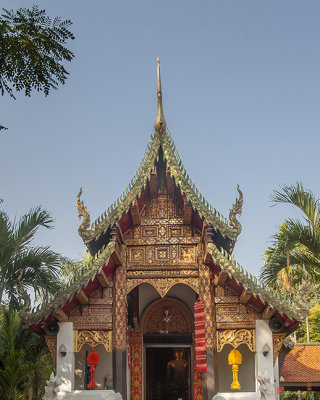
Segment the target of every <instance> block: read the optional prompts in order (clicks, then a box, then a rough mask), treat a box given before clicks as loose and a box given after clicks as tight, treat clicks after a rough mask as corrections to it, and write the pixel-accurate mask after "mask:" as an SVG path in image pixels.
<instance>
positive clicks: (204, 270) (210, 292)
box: [199, 263, 216, 350]
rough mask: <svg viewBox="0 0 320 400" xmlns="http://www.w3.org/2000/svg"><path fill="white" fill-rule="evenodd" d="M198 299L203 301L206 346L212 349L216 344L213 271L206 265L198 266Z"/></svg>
mask: <svg viewBox="0 0 320 400" xmlns="http://www.w3.org/2000/svg"><path fill="white" fill-rule="evenodd" d="M199 281H200V282H199V289H200V299H201V300H203V301H204V319H205V327H206V348H207V349H208V350H214V349H215V345H216V326H215V304H214V283H213V273H212V271H211V269H210V267H208V266H207V265H205V264H203V263H201V264H200V266H199Z"/></svg>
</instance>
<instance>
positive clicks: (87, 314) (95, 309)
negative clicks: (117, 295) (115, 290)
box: [69, 288, 112, 330]
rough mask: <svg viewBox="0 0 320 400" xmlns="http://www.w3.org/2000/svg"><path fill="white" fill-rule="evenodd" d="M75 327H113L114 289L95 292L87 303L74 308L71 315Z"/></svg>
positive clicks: (102, 328) (103, 328)
mask: <svg viewBox="0 0 320 400" xmlns="http://www.w3.org/2000/svg"><path fill="white" fill-rule="evenodd" d="M69 321H70V322H73V327H74V329H96V330H110V329H112V289H111V288H110V289H109V288H106V289H99V290H97V291H95V292H93V293H92V294H91V295H90V296H89V297H88V301H87V302H86V304H81V305H80V306H79V307H77V308H75V309H73V310H72V311H71V313H70V315H69Z"/></svg>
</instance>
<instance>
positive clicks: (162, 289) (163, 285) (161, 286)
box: [127, 278, 199, 298]
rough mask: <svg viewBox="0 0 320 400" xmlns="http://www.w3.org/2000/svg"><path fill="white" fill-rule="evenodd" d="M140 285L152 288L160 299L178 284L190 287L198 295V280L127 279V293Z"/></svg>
mask: <svg viewBox="0 0 320 400" xmlns="http://www.w3.org/2000/svg"><path fill="white" fill-rule="evenodd" d="M142 283H148V284H149V285H151V286H153V287H154V288H155V289H156V291H157V292H158V293H159V294H160V296H161V297H162V298H163V297H165V295H166V294H167V293H168V292H169V290H170V289H171V288H172V287H173V286H175V285H177V284H179V283H181V284H184V285H187V286H190V287H191V288H192V289H193V290H194V291H195V292H196V293H199V279H198V278H159V279H141V278H137V279H128V281H127V293H129V292H131V290H132V289H134V288H135V287H137V286H138V285H140V284H142Z"/></svg>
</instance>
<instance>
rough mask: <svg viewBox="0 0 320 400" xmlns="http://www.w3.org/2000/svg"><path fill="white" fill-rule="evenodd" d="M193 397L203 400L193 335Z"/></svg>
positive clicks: (196, 399)
mask: <svg viewBox="0 0 320 400" xmlns="http://www.w3.org/2000/svg"><path fill="white" fill-rule="evenodd" d="M193 399H194V400H203V388H202V373H201V372H200V371H199V370H198V368H197V361H196V346H195V338H194V337H193Z"/></svg>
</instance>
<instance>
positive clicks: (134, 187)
mask: <svg viewBox="0 0 320 400" xmlns="http://www.w3.org/2000/svg"><path fill="white" fill-rule="evenodd" d="M166 126H167V123H166V120H165V117H164V112H163V106H162V89H161V77H160V61H159V57H158V60H157V113H156V118H155V122H154V131H153V133H152V135H151V138H150V141H149V144H148V146H147V149H146V151H145V154H144V157H143V160H142V162H141V164H140V166H139V168H138V170H137V172H136V174H135V176H134V178H133V179H132V180H131V182H130V183H129V185H128V187H127V188H126V190H125V191H124V192H123V193H122V195H121V196H120V197H119V198H118V199H117V200H116V201H115V202H114V203H113V204H112V205H111V206H110V207H109V208H108V209H107V211H105V212H104V213H103V214H102V215H101V216H100V217H99V218H98V219H96V220H95V221H94V222H93V223H92V224H90V215H89V213H88V211H87V209H86V207H85V206H84V203H83V201H81V200H80V196H81V194H82V188H81V189H80V192H79V194H78V197H77V205H78V212H79V214H78V215H79V219H80V218H81V217H83V222H82V224H81V225H80V227H79V235H80V236H81V237H82V239H83V241H84V242H85V243H86V244H87V245H88V243H89V242H90V241H92V240H95V239H97V238H98V237H99V236H101V235H103V234H104V233H106V232H107V231H108V229H110V228H111V227H112V226H113V224H115V223H116V222H117V220H119V219H120V218H121V216H122V215H123V214H124V213H127V212H128V211H129V209H130V206H131V205H133V204H134V203H135V202H136V201H137V198H138V197H139V196H140V194H141V192H142V190H143V189H145V188H146V186H147V183H148V181H150V177H151V173H152V172H153V171H154V168H155V164H156V162H157V161H158V160H159V153H160V150H161V149H162V154H163V158H164V161H165V162H166V166H167V169H169V171H170V174H171V177H173V178H174V180H175V183H176V185H177V186H178V187H179V189H180V191H181V193H183V194H184V196H185V198H186V199H187V201H189V202H190V203H191V205H192V207H193V208H194V209H196V210H197V212H198V213H199V215H200V217H203V218H204V219H205V220H206V222H207V224H211V225H212V226H213V228H214V229H216V230H218V231H219V232H220V234H221V235H222V237H223V238H226V237H228V238H229V239H230V240H231V242H233V243H234V242H235V241H236V239H237V237H238V235H239V234H240V232H241V224H240V222H239V221H238V220H237V218H236V216H237V214H239V215H241V213H242V203H243V196H242V192H241V191H240V189H239V186H238V187H237V190H238V192H239V198H238V199H237V200H236V202H235V204H234V205H233V207H232V209H231V210H230V214H229V219H227V218H225V217H224V216H222V215H221V214H220V213H219V212H218V211H217V210H215V209H214V208H213V207H212V206H211V204H209V203H208V201H207V200H206V199H205V198H204V197H203V196H202V194H201V193H200V192H199V191H198V189H197V188H196V186H195V184H194V183H193V182H192V181H191V179H190V177H189V175H188V174H187V172H186V170H185V168H184V166H183V164H182V161H181V158H180V156H179V154H178V151H177V149H176V146H175V144H174V142H173V140H172V137H171V135H170V133H169V131H168V130H167V129H166ZM232 247H233V246H232ZM90 250H91V249H90Z"/></svg>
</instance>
